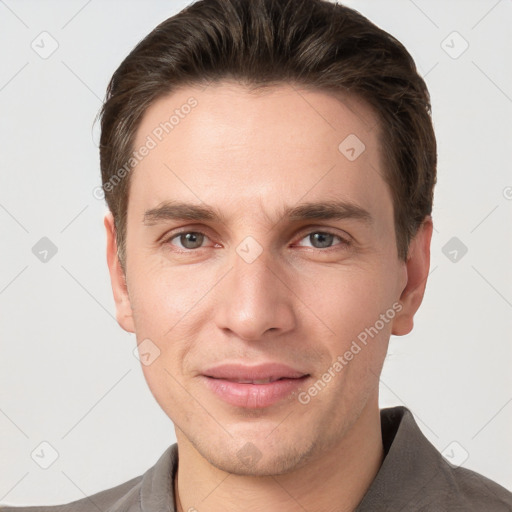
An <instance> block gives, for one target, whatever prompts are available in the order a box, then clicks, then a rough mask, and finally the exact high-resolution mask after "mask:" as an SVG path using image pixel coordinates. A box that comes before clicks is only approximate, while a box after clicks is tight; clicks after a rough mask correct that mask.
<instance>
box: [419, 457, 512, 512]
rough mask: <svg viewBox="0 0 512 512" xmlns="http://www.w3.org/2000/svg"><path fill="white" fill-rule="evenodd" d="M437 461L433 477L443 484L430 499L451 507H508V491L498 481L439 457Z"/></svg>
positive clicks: (511, 503) (506, 510) (511, 499)
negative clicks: (437, 467) (438, 468)
mask: <svg viewBox="0 0 512 512" xmlns="http://www.w3.org/2000/svg"><path fill="white" fill-rule="evenodd" d="M439 465H440V472H439V476H438V479H437V480H438V482H439V480H441V481H443V484H444V485H441V486H439V488H438V489H439V490H442V492H440V493H439V494H438V496H437V497H436V499H435V500H433V501H434V503H435V504H442V505H444V506H445V507H446V510H455V511H457V510H460V511H463V510H464V511H468V512H469V511H480V510H486V511H489V512H494V511H496V512H501V511H503V512H511V511H512V493H511V492H510V491H508V490H507V489H505V488H504V487H502V486H501V485H499V484H498V483H496V482H494V481H493V480H490V479H489V478H487V477H485V476H483V475H481V474H479V473H477V472H475V471H472V470H470V469H467V468H463V467H458V468H455V467H453V466H451V465H450V464H449V463H448V462H446V461H444V460H440V464H439ZM435 487H436V485H435V483H434V488H435ZM434 503H431V504H429V505H432V504H434ZM425 510H428V509H425Z"/></svg>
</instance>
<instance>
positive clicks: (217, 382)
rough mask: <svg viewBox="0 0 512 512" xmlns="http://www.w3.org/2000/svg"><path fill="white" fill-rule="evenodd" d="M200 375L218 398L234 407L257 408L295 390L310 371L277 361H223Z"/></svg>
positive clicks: (274, 402) (270, 403) (282, 398)
mask: <svg viewBox="0 0 512 512" xmlns="http://www.w3.org/2000/svg"><path fill="white" fill-rule="evenodd" d="M201 378H202V379H203V382H204V383H205V385H206V386H207V388H208V389H209V390H210V391H211V392H213V394H214V395H216V396H217V397H218V398H220V399H221V400H222V401H224V402H226V403H228V404H230V405H233V406H235V407H243V408H248V409H261V408H264V407H269V406H271V405H273V404H276V403H277V402H280V401H282V400H284V399H286V398H288V397H290V396H291V395H293V394H294V393H296V392H297V391H298V388H299V387H300V386H302V385H304V383H305V381H306V380H307V379H309V378H310V374H309V373H305V372H302V371H299V370H295V369H293V368H291V367H289V366H287V365H282V364H278V363H267V364H261V365H258V366H246V365H240V364H230V365H227V364H225V365H221V366H217V367H215V368H210V369H209V370H206V371H205V372H204V374H202V375H201Z"/></svg>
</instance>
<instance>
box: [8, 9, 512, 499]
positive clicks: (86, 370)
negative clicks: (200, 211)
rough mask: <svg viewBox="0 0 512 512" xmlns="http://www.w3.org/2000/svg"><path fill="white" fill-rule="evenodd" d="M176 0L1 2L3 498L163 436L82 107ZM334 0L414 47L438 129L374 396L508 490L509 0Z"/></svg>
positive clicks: (118, 460) (132, 466)
mask: <svg viewBox="0 0 512 512" xmlns="http://www.w3.org/2000/svg"><path fill="white" fill-rule="evenodd" d="M188 3H189V2H184V1H155V0H153V1H142V0H139V1H126V0H124V1H123V2H120V1H105V0H102V1H100V0H89V1H84V0H80V1H78V0H77V1H75V0H72V1H71V0H68V1H63V0H62V1H35V0H32V1H29V0H27V1H16V0H0V45H1V46H0V48H1V54H0V55H1V57H0V59H1V62H0V141H1V144H2V149H1V153H0V155H1V156H0V166H1V167H0V168H1V187H0V233H1V237H2V238H1V247H2V257H1V265H0V332H1V338H0V341H1V349H0V350H1V358H0V432H1V435H0V503H2V504H13V505H30V504H57V503H64V502H68V501H71V500H76V499H79V498H82V497H84V496H86V495H90V494H93V493H95V492H98V491H100V490H103V489H106V488H109V487H112V486H114V485H117V484H119V483H121V482H124V481H126V480H128V479H130V478H133V477H135V476H137V475H139V474H141V473H143V472H144V471H145V470H146V469H147V468H148V467H150V466H151V465H153V464H154V463H155V462H156V460H157V458H158V457H159V456H160V455H161V454H162V453H163V451H164V450H165V448H166V447H167V446H168V445H169V444H171V443H173V442H174V441H175V437H174V430H173V426H172V423H171V421H170V420H169V419H168V418H167V416H166V415H165V414H164V413H163V412H162V411H161V409H160V408H159V406H158V404H157V403H156V401H155V400H154V398H153V396H152V395H151V392H150V391H149V389H148V387H147V384H146V382H145V380H144V377H143V375H142V371H141V368H140V363H139V361H138V360H137V359H136V357H135V356H134V354H133V350H134V349H135V347H136V343H135V337H134V335H129V334H127V333H125V332H124V331H123V330H121V328H120V327H119V326H118V325H117V323H116V321H115V312H114V311H115V310H114V302H113V298H112V293H111V289H110V282H109V276H108V272H107V265H106V259H105V234H104V228H103V223H102V220H103V215H104V213H105V211H106V208H105V205H104V203H103V202H102V201H101V200H98V199H97V198H95V197H94V195H93V191H94V189H95V187H97V186H98V185H99V184H100V174H99V157H98V149H97V141H98V129H97V128H98V127H93V120H94V117H95V115H96V113H97V112H98V109H99V108H100V106H101V99H102V98H103V96H104V92H105V88H106V85H107V82H108V80H109V78H110V76H111V75H112V73H113V72H114V70H115V69H116V68H117V66H118V65H119V64H120V62H121V60H122V59H123V58H124V57H125V55H126V54H127V53H128V52H129V51H130V50H131V49H132V48H133V46H134V45H135V44H136V43H137V42H138V41H139V40H140V39H141V38H143V37H144V36H145V35H146V34H147V33H148V32H149V31H151V30H152V29H153V28H154V27H155V26H156V25H157V24H158V23H159V22H161V21H162V20H164V19H165V18H167V17H168V16H170V15H172V14H174V13H176V12H178V11H179V10H180V9H181V8H183V7H184V6H185V5H187V4H188ZM346 3H347V5H349V6H351V7H354V8H356V9H358V10H359V11H360V12H362V13H363V14H364V15H366V16H367V17H369V18H370V19H371V20H372V21H374V22H375V23H377V24H378V25H379V26H381V27H382V28H384V29H385V30H387V31H389V32H390V33H392V34H393V35H395V37H397V38H398V39H399V40H400V41H402V42H403V43H404V44H405V46H406V47H407V48H408V50H409V51H410V52H411V54H412V55H413V57H414V58H415V60H416V63H417V66H418V68H419V70H420V72H421V73H422V75H423V76H425V79H426V81H427V84H428V86H429V89H430V91H431V95H432V104H433V118H434V123H435V129H436V133H437V138H438V145H439V168H438V173H439V177H438V185H437V187H436V191H435V206H434V212H433V218H434V226H435V232H434V235H433V241H432V261H431V275H430V278H429V281H428V285H427V290H426V296H425V299H424V302H423V305H422V306H421V308H420V311H419V313H418V314H417V316H416V321H415V328H414V331H413V332H412V333H411V334H409V335H407V336H404V337H392V341H391V346H390V352H389V356H388V358H387V360H386V363H385V366H384V371H383V374H382V385H381V406H382V407H387V406H392V405H399V404H404V405H406V406H407V407H409V408H410V409H411V410H412V411H413V413H414V416H415V418H416V420H417V422H418V424H419V426H420V428H421V429H422V430H423V432H424V433H425V435H426V436H427V437H428V438H429V439H430V441H431V442H432V443H433V444H434V445H435V446H436V447H437V448H438V449H439V450H440V451H443V450H445V448H447V447H448V449H447V450H446V451H445V454H446V455H447V457H451V458H452V461H454V462H460V461H462V460H464V459H465V460H464V462H463V464H462V465H463V466H465V467H467V468H470V469H474V470H476V471H478V472H480V473H482V474H484V475H486V476H488V477H489V478H491V479H493V480H495V481H497V482H498V483H500V484H501V485H503V486H505V487H507V488H509V489H511V490H512V464H511V461H512V437H511V435H510V433H511V432H512V372H511V371H510V367H511V360H512V349H511V343H510V342H511V333H512V272H511V266H510V262H511V261H512V258H511V256H512V236H511V235H512V228H511V225H512V223H511V220H512V217H511V213H512V175H511V168H510V162H511V158H510V146H511V141H512V122H511V119H512V71H511V65H510V55H511V54H512V37H511V31H510V27H511V26H512V1H510V0H500V1H496V0H479V1H468V0H460V1H454V0H450V1H445V0H442V1H441V0H437V1H432V0H430V1H426V0H415V1H414V2H413V1H412V0H393V1H390V0H387V1H383V0H381V1H363V0H352V1H347V2H346ZM43 31H46V32H48V33H49V34H50V36H48V35H40V34H41V32H43ZM454 31H455V32H457V33H458V34H453V32H454ZM53 40H55V41H56V42H57V43H58V48H57V49H56V51H55V52H54V53H53V54H51V55H50V56H47V55H43V56H45V57H47V58H42V56H41V53H43V54H44V52H49V51H50V50H51V48H52V44H55V43H53ZM443 41H444V42H443ZM464 41H467V43H468V44H469V46H468V48H467V49H466V51H464V53H462V54H460V55H459V53H460V52H461V50H463V49H464V47H465V44H466V43H465V42H464ZM32 45H33V46H34V48H33V47H32ZM36 50H37V51H36ZM455 57H457V58H455ZM42 237H48V238H49V239H50V240H51V241H52V242H53V244H55V246H56V247H57V253H56V254H55V255H54V256H51V253H49V254H48V255H47V259H48V261H47V262H42V261H40V259H39V258H38V257H36V255H35V254H34V253H33V251H32V248H33V247H34V246H35V245H36V243H37V242H38V241H39V240H40V239H41V238H42ZM453 237H456V238H457V239H458V241H457V240H456V241H455V242H453V241H452V242H450V244H453V243H455V244H456V245H454V246H452V245H448V246H447V245H446V244H447V243H449V241H450V240H451V239H452V238H453ZM461 243H463V244H464V245H465V246H466V247H467V249H468V250H467V253H466V254H465V255H462V252H461V251H460V246H461ZM457 244H458V246H457ZM443 248H444V249H443ZM454 249H455V250H457V251H458V252H457V257H458V258H457V261H455V262H453V261H451V259H453V257H454V255H455V253H453V250H454ZM443 250H444V252H443ZM450 251H452V252H451V254H450ZM35 252H37V251H35ZM445 253H447V255H448V256H447V255H445ZM39 256H40V257H43V256H44V254H40V255H39ZM42 442H47V443H49V444H50V445H51V446H52V447H53V449H54V450H56V452H58V458H57V459H56V460H55V462H53V464H52V465H50V467H48V469H43V468H41V467H40V464H45V463H46V464H48V463H49V462H51V456H52V448H50V447H48V446H47V445H41V443H42ZM454 442H455V444H453V443H454ZM32 453H34V455H33V457H34V458H32V457H31V454H32ZM43 454H44V456H43ZM466 457H467V458H466ZM36 461H37V462H36Z"/></svg>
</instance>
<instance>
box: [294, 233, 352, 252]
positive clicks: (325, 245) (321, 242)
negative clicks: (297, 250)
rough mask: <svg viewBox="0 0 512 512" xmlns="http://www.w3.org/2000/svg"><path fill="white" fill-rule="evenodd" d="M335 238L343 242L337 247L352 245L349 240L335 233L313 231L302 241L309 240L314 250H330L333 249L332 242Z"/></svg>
mask: <svg viewBox="0 0 512 512" xmlns="http://www.w3.org/2000/svg"><path fill="white" fill-rule="evenodd" d="M335 238H337V239H338V240H340V241H341V243H339V244H335V245H344V246H348V245H350V243H349V242H348V240H345V239H344V238H342V237H341V236H339V235H335V234H334V233H330V232H328V231H311V232H310V233H309V234H308V235H306V236H305V237H304V238H302V239H301V240H306V239H309V240H310V241H311V243H312V247H313V248H314V249H329V248H331V247H332V242H333V240H334V239H335ZM306 247H307V246H306Z"/></svg>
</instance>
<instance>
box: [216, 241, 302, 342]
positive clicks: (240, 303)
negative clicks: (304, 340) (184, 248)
mask: <svg viewBox="0 0 512 512" xmlns="http://www.w3.org/2000/svg"><path fill="white" fill-rule="evenodd" d="M273 258H274V257H273V255H272V253H271V251H270V249H269V248H268V247H264V246H263V245H262V244H260V243H259V242H258V241H257V240H256V239H255V238H254V237H251V236H248V237H246V238H245V239H243V240H242V242H240V244H239V245H238V246H237V247H236V248H235V250H234V251H233V254H232V257H231V261H230V263H231V264H230V267H231V271H230V272H229V275H228V276H226V277H227V281H226V283H225V286H224V287H223V291H222V297H221V300H220V304H218V308H217V311H216V313H215V316H216V322H217V324H218V327H220V328H224V329H225V328H227V329H229V330H231V331H233V332H234V333H235V334H237V335H238V336H239V337H241V338H244V339H258V338H261V337H262V336H263V335H264V333H265V332H266V331H268V330H269V329H273V330H275V329H279V330H287V329H289V328H291V326H292V325H293V321H294V315H293V311H292V308H291V302H290V293H286V290H287V287H286V286H285V284H284V283H283V282H282V281H281V280H282V279H284V273H283V272H279V271H278V267H279V264H280V263H279V261H278V260H277V259H275V260H274V259H273Z"/></svg>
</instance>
